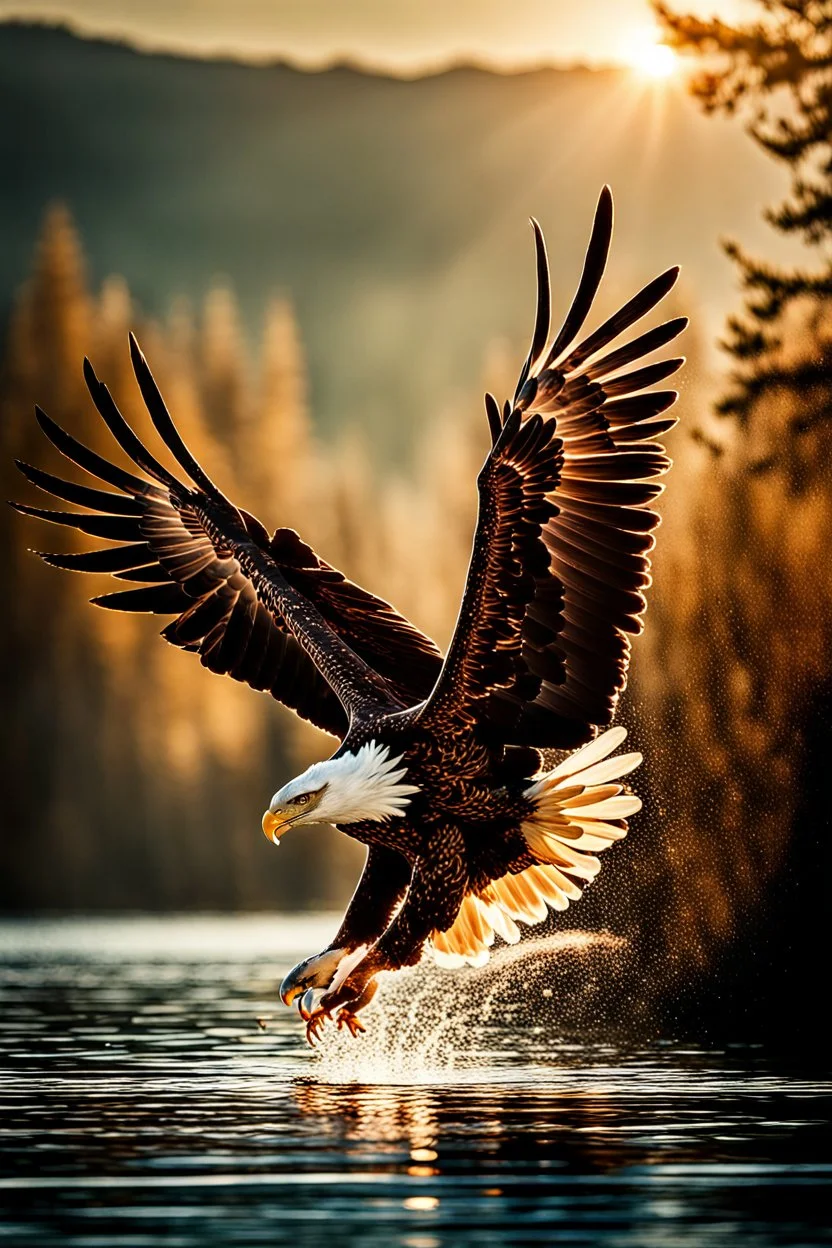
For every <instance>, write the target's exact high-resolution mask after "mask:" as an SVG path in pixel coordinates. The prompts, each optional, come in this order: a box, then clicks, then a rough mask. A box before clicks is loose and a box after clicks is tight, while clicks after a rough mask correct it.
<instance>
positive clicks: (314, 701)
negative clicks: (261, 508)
mask: <svg viewBox="0 0 832 1248" xmlns="http://www.w3.org/2000/svg"><path fill="white" fill-rule="evenodd" d="M131 355H132V361H133V367H134V369H135V373H136V378H137V381H138V383H139V387H140V389H141V392H142V396H143V398H144V400H145V403H146V405H147V408H148V411H149V413H150V416H151V419H152V421H153V424H154V425H155V427H156V429H157V431H158V433H159V434H160V436H161V438H162V440H163V441H164V442H165V444H166V445H167V447H168V449H169V450H170V451H171V452H172V454H173V456H174V458H175V459H176V461H177V462H178V464H179V465H180V467H181V468H182V469H183V470H184V472H185V473H186V474H187V475H188V477H189V478H190V481H191V482H192V483H193V484H192V485H191V484H185V483H183V482H182V481H180V480H179V479H178V478H177V477H176V476H175V475H174V474H172V473H171V472H169V471H168V469H167V468H165V467H164V466H163V465H162V464H161V463H159V462H158V460H156V459H155V457H154V456H153V455H152V454H151V452H150V451H149V450H148V449H147V447H146V446H145V445H144V444H143V443H142V442H141V440H140V439H139V438H138V437H137V435H136V434H135V433H134V432H133V430H132V429H131V427H130V426H129V425H128V423H127V421H126V420H125V419H124V417H123V416H122V415H121V413H120V412H119V410H118V408H117V407H116V405H115V403H114V402H113V399H112V397H111V395H110V393H109V391H108V390H107V387H106V386H105V385H103V384H102V383H101V382H100V381H99V380H98V378H97V377H96V375H95V373H94V372H93V370H92V367H91V365H90V364H89V362H88V361H86V362H85V365H84V373H85V377H86V381H87V385H88V387H89V390H90V394H91V395H92V398H93V402H94V403H95V405H96V407H97V408H98V411H99V413H100V414H101V416H102V418H103V420H104V421H105V423H106V425H107V426H108V428H109V429H110V431H111V433H112V434H113V436H114V438H115V439H116V441H117V442H118V444H119V445H120V446H121V447H122V449H123V450H124V451H125V452H126V453H127V455H128V456H129V457H130V458H131V459H132V460H133V462H134V463H135V464H136V465H137V467H138V468H140V469H141V471H142V472H143V473H144V474H145V477H138V476H136V475H134V474H133V473H130V472H127V471H125V470H124V469H123V468H120V467H118V466H117V465H115V464H112V463H110V462H109V461H108V460H106V459H104V458H102V457H101V456H100V455H98V454H96V452H94V451H92V450H90V449H89V448H88V447H85V446H83V445H82V444H81V443H80V442H78V441H76V439H75V438H73V437H72V436H71V435H70V434H68V433H66V432H65V431H64V430H63V429H61V428H60V426H58V425H57V424H55V422H54V421H53V420H51V419H50V418H49V417H48V416H47V415H46V414H45V413H44V412H42V411H40V410H39V409H37V418H38V421H39V423H40V426H41V428H42V429H43V431H44V433H45V434H46V436H47V437H48V438H49V439H50V441H51V442H53V443H54V445H55V446H56V447H57V448H58V450H59V451H61V452H62V453H63V454H64V455H65V456H66V457H67V458H68V459H70V460H72V461H73V462H74V463H75V464H77V465H78V466H79V467H81V468H83V469H84V470H85V471H86V472H87V473H89V474H90V475H91V476H93V477H96V478H98V479H99V480H100V481H104V482H106V483H107V484H108V485H110V486H112V487H114V488H115V490H117V491H119V492H118V493H111V492H110V491H104V490H99V489H93V488H91V487H90V486H87V485H79V484H77V483H75V482H72V481H64V480H62V479H61V478H59V477H55V476H53V475H52V474H50V473H46V472H43V471H41V470H40V469H38V468H33V467H31V466H30V465H28V464H24V463H21V462H18V467H19V469H20V471H21V472H22V473H23V475H24V476H25V477H27V478H28V479H29V480H30V481H31V482H33V484H34V485H36V486H38V487H39V488H40V489H42V490H45V491H47V492H48V493H51V494H53V495H54V496H56V497H57V498H60V499H63V500H65V501H66V502H69V503H75V504H78V505H79V506H81V507H84V508H86V509H88V510H89V512H91V514H90V515H85V514H83V513H81V512H74V511H69V512H64V511H49V510H44V509H42V508H38V507H30V506H26V505H24V504H20V503H16V504H12V505H13V506H14V507H16V509H17V510H18V511H20V512H23V513H24V514H25V515H30V516H37V517H39V518H40V519H42V520H49V521H52V522H53V523H55V524H59V525H69V526H71V527H73V528H75V529H78V530H80V531H81V532H82V533H89V534H91V535H92V536H94V537H100V538H104V539H106V540H107V541H110V542H113V543H119V544H117V545H113V546H110V547H107V548H106V549H103V550H94V551H88V552H86V553H83V554H44V553H41V552H38V553H40V554H41V557H42V558H43V559H45V561H46V562H47V563H50V564H52V565H53V566H55V567H59V568H68V569H71V570H74V571H79V572H109V573H112V574H113V575H114V576H115V577H116V578H117V579H118V580H122V581H132V582H134V583H138V584H139V586H140V587H139V588H136V589H127V590H122V591H120V592H117V593H111V594H106V595H104V596H102V597H97V598H93V600H92V601H93V602H94V603H96V604H97V605H98V606H101V607H108V608H110V609H112V610H116V611H145V612H152V613H153V614H157V615H172V616H174V617H175V618H174V619H173V621H172V622H171V623H169V624H168V625H167V627H166V628H165V629H164V630H163V633H162V636H163V637H164V638H166V640H167V641H169V642H171V643H172V644H173V645H175V646H179V647H181V648H182V649H184V650H190V651H193V652H195V653H196V654H198V655H199V658H200V661H201V663H202V664H203V666H205V667H207V668H209V669H210V670H211V671H214V672H220V673H225V674H227V675H229V676H233V677H234V679H235V680H240V681H244V682H245V683H246V684H248V685H250V686H251V687H252V688H254V689H260V690H266V691H268V692H269V693H271V694H272V695H273V697H275V698H276V699H277V700H278V701H279V702H282V703H284V704H285V705H286V706H288V707H290V708H291V709H292V710H294V711H296V712H297V713H298V714H299V715H300V716H301V717H302V718H304V719H307V720H310V721H311V722H312V723H313V724H315V725H316V726H317V727H318V728H321V729H323V730H324V731H325V732H329V733H332V734H334V735H336V736H343V735H344V733H345V732H346V730H347V726H348V723H347V714H346V712H345V710H344V707H343V705H342V700H340V699H339V697H338V696H336V692H335V691H334V689H333V687H332V684H331V683H330V682H329V681H328V680H327V679H326V676H325V674H324V672H323V671H322V670H320V668H319V665H318V664H316V662H315V661H313V659H312V657H310V654H309V653H308V649H307V648H305V647H304V646H302V645H301V644H300V643H299V641H298V640H297V639H296V637H295V636H294V635H293V633H292V631H291V630H290V628H289V627H288V626H287V624H286V621H285V619H284V618H282V616H281V613H280V611H279V610H276V609H275V600H274V595H273V594H271V593H270V592H269V589H270V586H269V584H268V583H267V582H268V569H269V568H271V569H273V570H274V572H275V573H276V575H277V576H278V577H279V578H282V581H283V582H285V583H287V584H288V586H289V587H290V588H291V591H293V596H294V599H295V601H296V602H298V603H299V604H300V608H301V610H302V609H303V604H304V603H308V604H309V606H310V608H312V609H313V610H316V611H317V613H318V616H319V617H320V619H321V620H322V621H323V623H324V624H325V625H326V626H327V627H328V629H329V630H331V632H332V634H334V635H335V637H336V638H338V639H340V641H341V642H343V643H345V644H346V645H347V646H349V647H350V650H351V651H354V653H355V655H356V656H358V659H357V660H356V662H358V661H363V663H364V664H366V665H367V666H368V667H369V668H371V669H372V670H373V672H375V673H378V675H379V676H381V677H382V678H383V680H384V681H385V682H386V686H387V687H389V689H390V691H391V692H392V694H393V696H394V697H396V698H398V699H400V700H401V702H402V703H404V704H405V705H411V704H413V703H414V702H418V701H419V700H420V699H421V698H424V697H425V695H426V694H427V693H428V692H429V690H430V689H431V687H432V685H433V683H434V681H435V679H436V676H437V673H438V672H439V669H440V665H441V655H440V653H439V651H438V650H437V648H436V646H435V645H434V643H433V642H432V641H431V640H430V639H429V638H428V637H426V636H425V635H424V634H423V633H420V632H419V630H418V629H416V628H415V627H414V626H413V625H412V624H410V623H409V621H408V620H406V619H405V618H404V617H403V616H401V615H399V614H398V612H397V611H395V610H394V609H393V608H392V607H391V606H390V605H389V603H386V602H384V601H383V600H382V599H380V598H376V597H375V596H374V595H373V594H370V593H368V592H367V591H366V590H364V589H362V588H361V587H360V586H358V585H355V584H353V582H352V581H349V580H347V579H346V578H345V577H344V576H343V575H342V574H341V573H340V572H338V571H337V570H336V569H335V568H333V567H331V566H330V565H329V564H327V563H324V562H323V560H321V559H319V558H318V556H317V555H316V554H315V552H314V551H313V550H312V549H311V547H309V546H308V545H306V543H305V542H303V541H301V539H300V538H299V537H298V535H297V534H296V533H295V532H294V531H293V530H291V529H278V530H277V531H276V532H275V534H274V535H273V536H272V537H270V536H269V534H268V532H267V531H266V529H265V528H264V527H263V525H262V524H261V523H260V522H259V521H258V520H256V519H255V518H254V517H253V516H251V515H249V514H248V513H247V512H245V511H241V510H239V509H238V508H236V507H235V506H234V505H233V504H232V503H230V502H229V500H228V499H226V498H225V497H224V495H222V494H221V493H220V491H219V490H218V489H217V487H216V486H215V485H214V483H213V482H212V481H211V480H210V479H209V477H208V476H207V475H206V473H205V472H204V470H203V469H202V468H201V467H200V465H199V464H198V463H197V462H196V460H195V459H194V457H193V456H192V455H191V453H190V451H189V450H188V449H187V447H186V446H185V444H184V443H183V441H182V439H181V437H180V435H179V433H178V432H177V430H176V427H175V426H174V424H173V421H172V420H171V417H170V415H169V413H168V411H167V408H166V407H165V404H164V401H163V400H162V396H161V394H160V393H159V390H158V388H157V386H156V383H155V381H154V380H153V376H152V374H151V372H150V369H149V368H148V366H147V363H146V361H145V359H144V356H143V355H142V353H141V351H140V350H139V347H138V345H137V343H136V341H135V339H134V338H132V336H131ZM246 548H248V551H247V550H246ZM247 555H248V557H247ZM257 556H260V560H259V562H260V564H261V565H262V566H265V567H266V569H267V572H266V576H265V578H261V577H259V576H258V575H257V574H256V573H255V574H252V571H251V567H252V558H254V559H256V557H257ZM336 683H337V682H336Z"/></svg>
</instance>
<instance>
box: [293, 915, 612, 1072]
mask: <svg viewBox="0 0 832 1248" xmlns="http://www.w3.org/2000/svg"><path fill="white" fill-rule="evenodd" d="M627 949H628V943H627V941H626V940H624V939H623V938H622V937H620V936H614V935H612V934H611V933H590V932H577V931H575V932H559V933H556V934H553V935H548V936H541V937H537V938H533V939H528V940H524V941H522V942H521V943H520V944H519V945H513V946H506V947H504V948H501V949H499V950H498V951H497V952H495V953H494V954H493V955H492V957H491V960H490V961H489V962H488V963H487V964H486V965H485V966H483V967H477V968H470V969H466V970H462V971H445V970H440V969H439V968H438V967H435V966H433V965H432V964H430V963H429V962H427V961H425V962H423V963H421V964H420V965H419V966H416V967H413V968H411V969H409V970H406V971H400V972H398V973H397V974H396V975H395V976H392V975H391V976H388V977H386V979H385V981H384V982H383V984H382V988H381V991H380V992H379V994H378V995H377V997H376V1000H375V1002H374V1003H373V1005H372V1006H371V1007H370V1008H369V1009H368V1010H367V1011H366V1012H365V1015H364V1018H365V1021H366V1024H367V1031H366V1033H365V1034H364V1035H363V1036H360V1037H358V1038H357V1039H353V1037H351V1036H350V1035H348V1034H347V1032H346V1031H343V1032H338V1031H336V1030H335V1028H334V1027H327V1029H326V1030H325V1032H324V1035H323V1040H322V1043H321V1045H320V1046H319V1048H318V1050H317V1061H316V1063H315V1076H316V1078H317V1079H320V1080H322V1081H325V1082H332V1083H345V1082H358V1083H382V1084H403V1083H407V1084H414V1083H416V1084H418V1083H425V1084H427V1083H431V1084H433V1083H444V1082H448V1081H451V1080H452V1081H453V1082H455V1083H458V1082H459V1081H460V1080H464V1079H465V1077H466V1074H467V1075H469V1076H471V1077H477V1078H480V1079H481V1078H482V1070H483V1064H484V1063H483V1057H484V1056H485V1055H487V1057H488V1061H487V1063H486V1064H487V1065H488V1066H489V1067H493V1066H494V1063H495V1058H496V1062H497V1065H498V1066H500V1065H502V1066H510V1065H513V1064H517V1063H520V1064H522V1065H526V1064H527V1063H532V1064H534V1063H536V1062H538V1061H539V1060H540V1054H541V1050H542V1049H543V1050H545V1051H546V1053H547V1054H550V1053H551V1051H552V1049H553V1048H554V1047H557V1043H558V1028H559V1027H561V1028H562V1027H563V1026H564V1025H566V1026H577V1025H581V1023H582V1022H583V1023H587V1022H588V1021H590V1020H591V1019H592V1018H593V1017H594V1014H595V1013H596V1012H597V998H598V994H599V990H600V988H601V986H602V985H603V984H606V986H607V987H608V986H609V981H610V978H611V977H613V976H615V975H616V974H618V972H619V971H620V965H621V962H622V961H623V960H624V959H625V958H626V954H627ZM599 976H601V977H602V978H601V979H600V980H599ZM507 1020H510V1021H511V1022H512V1023H513V1024H514V1026H513V1027H512V1034H513V1036H514V1037H515V1040H514V1043H513V1045H512V1047H511V1048H510V1049H509V1048H506V1047H505V1043H504V1035H505V1033H504V1031H502V1029H503V1027H504V1024H505V1023H506V1021H507ZM497 1030H501V1031H502V1035H503V1041H502V1042H501V1044H500V1045H499V1047H498V1048H497V1050H496V1053H495V1045H494V1043H493V1036H492V1035H491V1033H493V1032H495V1031H497ZM475 1072H478V1074H476V1073H475Z"/></svg>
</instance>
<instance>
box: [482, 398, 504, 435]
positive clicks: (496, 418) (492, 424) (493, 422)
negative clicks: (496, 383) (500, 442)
mask: <svg viewBox="0 0 832 1248" xmlns="http://www.w3.org/2000/svg"><path fill="white" fill-rule="evenodd" d="M485 414H486V416H487V417H488V431H489V433H490V434H491V445H492V446H494V445H495V443H496V441H497V439H498V438H499V436H500V430H501V429H502V427H503V421H502V417H501V416H500V405H499V404H498V402H497V400H496V399H495V398H494V395H493V394H486V396H485Z"/></svg>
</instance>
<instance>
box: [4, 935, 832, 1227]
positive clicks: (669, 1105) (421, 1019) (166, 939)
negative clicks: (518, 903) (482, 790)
mask: <svg viewBox="0 0 832 1248" xmlns="http://www.w3.org/2000/svg"><path fill="white" fill-rule="evenodd" d="M331 927H332V919H331V918H326V917H323V918H322V917H309V918H294V917H284V916H275V917H270V918H264V917H262V918H261V917H246V918H231V917H224V918H163V919H157V918H141V919H132V920H126V919H119V920H106V919H97V920H94V921H85V920H66V921H53V922H41V923H33V922H28V921H22V922H17V923H8V922H7V923H4V924H2V925H0V1062H2V1066H3V1068H4V1072H5V1073H4V1078H3V1093H2V1104H3V1121H2V1129H1V1130H0V1172H1V1173H2V1176H3V1177H2V1180H0V1206H2V1207H3V1208H4V1210H5V1214H4V1217H3V1219H2V1232H0V1235H2V1237H3V1238H4V1239H5V1240H6V1241H7V1242H11V1243H15V1244H17V1243H30V1242H31V1243H38V1244H42V1243H50V1242H57V1241H60V1242H61V1243H64V1244H74V1245H102V1246H103V1245H105V1244H107V1245H109V1244H113V1243H115V1242H118V1243H119V1244H128V1245H130V1246H131V1248H132V1246H136V1248H143V1246H144V1245H146V1244H147V1245H150V1244H154V1245H155V1244H159V1243H165V1244H176V1245H186V1246H190V1245H197V1244H200V1245H202V1244H206V1243H223V1244H228V1243H230V1244H261V1243H262V1244H266V1243H269V1244H274V1243H284V1242H289V1241H291V1242H293V1243H296V1244H304V1245H305V1244H317V1243H320V1242H323V1241H324V1240H325V1239H329V1240H331V1241H333V1242H335V1241H337V1242H338V1243H352V1242H355V1243H359V1242H360V1243H362V1244H370V1245H382V1244H384V1245H387V1244H396V1245H404V1246H408V1248H436V1246H440V1248H441V1246H443V1245H445V1244H448V1245H450V1244H454V1245H457V1244H465V1245H467V1244H482V1243H485V1242H488V1243H489V1244H511V1245H515V1244H525V1243H529V1244H537V1243H552V1242H557V1243H558V1244H576V1245H578V1244H602V1245H607V1244H609V1245H633V1246H635V1245H639V1246H640V1248H641V1246H643V1245H664V1244H669V1243H673V1244H682V1245H687V1244H690V1245H696V1246H697V1248H700V1246H701V1245H712V1244H714V1245H716V1244H725V1243H737V1244H740V1243H741V1244H755V1245H766V1246H768V1245H780V1244H787V1243H788V1244H796V1243H800V1244H822V1243H828V1242H830V1240H832V1229H830V1223H829V1217H828V1191H829V1183H830V1178H832V1131H830V1127H829V1125H828V1124H829V1118H830V1110H831V1109H832V1082H831V1081H830V1080H829V1078H828V1072H820V1074H819V1073H818V1072H817V1071H811V1072H809V1071H806V1070H803V1071H801V1070H799V1069H795V1068H794V1067H793V1066H792V1065H789V1064H787V1063H784V1062H783V1061H781V1060H780V1059H777V1058H773V1057H771V1056H769V1055H767V1054H766V1053H765V1052H764V1050H762V1049H761V1048H754V1047H746V1048H742V1049H740V1048H733V1049H732V1048H729V1049H723V1050H707V1051H706V1050H703V1049H696V1048H690V1047H687V1046H685V1045H684V1044H682V1043H680V1042H674V1041H672V1040H662V1039H651V1040H650V1041H649V1042H644V1041H641V1040H640V1039H639V1036H638V1034H633V1033H637V1032H638V1026H637V1024H636V1025H633V1026H631V1028H630V1034H629V1035H628V1036H626V1038H624V1037H625V1035H626V1028H625V1026H624V1023H625V1022H626V1019H625V1017H624V1014H625V1011H624V1009H623V1008H622V1007H620V1006H617V1007H616V1008H615V1009H614V1010H612V1011H611V1012H610V1014H611V1016H610V1018H609V1020H608V1027H607V1031H608V1035H607V1036H606V1038H605V1036H604V1030H605V1000H607V988H608V987H609V985H610V983H611V981H612V979H613V977H614V975H615V973H616V967H618V968H619V969H620V966H621V959H622V958H626V956H627V951H626V946H624V945H623V942H620V941H617V940H616V939H615V938H612V937H610V938H605V937H601V938H598V937H589V938H587V937H586V936H581V935H580V934H575V933H562V934H561V935H559V936H554V937H549V938H544V939H543V940H535V941H533V942H530V943H529V945H528V946H525V945H524V946H522V947H521V948H519V949H514V950H506V951H503V953H502V954H500V955H498V956H497V957H496V958H495V960H494V962H493V963H492V964H491V966H490V967H487V968H482V969H481V970H478V971H473V972H470V973H469V974H466V973H465V972H455V973H448V972H439V971H436V970H434V969H431V968H428V967H424V968H422V967H420V968H416V969H415V970H414V971H412V972H410V973H408V974H406V975H403V976H402V977H401V978H400V979H398V980H392V981H390V982H388V983H387V984H385V985H384V987H383V989H382V991H381V992H380V993H379V997H378V999H377V1001H378V1004H377V1005H374V1007H373V1008H372V1009H371V1010H370V1011H368V1013H367V1022H368V1028H369V1029H368V1034H367V1035H366V1036H364V1037H363V1038H360V1039H358V1040H355V1041H353V1040H351V1039H350V1038H349V1037H346V1036H344V1035H338V1034H337V1033H336V1032H335V1031H334V1029H330V1030H329V1031H328V1032H326V1033H325V1035H324V1041H323V1044H322V1046H321V1048H320V1050H319V1051H317V1052H314V1053H313V1052H311V1051H310V1050H309V1049H307V1047H306V1045H305V1043H304V1040H303V1033H302V1028H301V1025H300V1022H299V1019H298V1017H297V1015H296V1014H295V1013H294V1011H289V1010H284V1009H283V1008H282V1007H281V1006H280V1005H279V1003H278V1001H277V995H276V988H277V983H278V981H279V978H280V976H281V974H282V973H283V972H284V971H285V969H286V968H287V967H288V966H289V965H290V964H291V963H292V962H293V961H294V960H295V959H296V958H297V957H300V956H301V955H302V954H305V953H308V952H309V951H310V950H312V949H315V948H319V947H321V945H322V943H324V942H325V940H326V938H327V937H328V934H329V933H330V929H331ZM605 968H606V970H607V972H608V978H607V980H606V985H605V980H604V970H605ZM552 985H554V988H553V987H552ZM569 985H571V988H570V987H569ZM548 993H551V995H546V994H548ZM570 994H571V1001H570ZM582 996H585V997H586V999H585V1000H584V1001H583V1003H582V1004H581V1005H580V1008H577V1007H576V1005H575V1002H576V1000H577V999H578V998H580V997H582ZM635 1017H636V1018H637V1011H636V1014H635ZM258 1020H259V1021H258ZM587 1037H589V1038H587Z"/></svg>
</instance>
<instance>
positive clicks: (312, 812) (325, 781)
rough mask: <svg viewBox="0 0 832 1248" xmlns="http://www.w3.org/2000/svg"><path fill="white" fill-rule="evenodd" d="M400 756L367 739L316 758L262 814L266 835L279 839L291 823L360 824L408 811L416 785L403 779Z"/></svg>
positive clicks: (273, 839)
mask: <svg viewBox="0 0 832 1248" xmlns="http://www.w3.org/2000/svg"><path fill="white" fill-rule="evenodd" d="M401 761H402V755H401V754H399V755H397V756H396V757H395V758H390V749H389V747H388V746H386V745H379V744H378V743H377V742H375V741H369V742H368V743H367V744H366V745H362V746H361V748H360V749H358V750H356V751H355V753H354V754H352V753H347V754H341V755H339V756H338V757H336V758H328V759H326V760H325V761H324V762H321V763H313V764H312V766H311V767H307V769H306V771H305V772H304V773H303V775H301V776H297V777H296V778H295V779H294V780H290V781H289V783H288V784H284V786H283V788H282V789H278V791H277V792H276V793H275V795H274V797H273V798H272V800H271V802H270V803H269V809H268V810H267V811H266V813H265V814H264V815H263V832H264V833H265V835H266V838H267V839H268V840H270V841H274V843H275V845H279V844H280V837H281V836H282V835H283V833H284V832H285V831H286V830H287V828H290V827H293V828H294V827H298V826H299V825H300V824H304V823H360V822H361V821H362V820H365V819H370V820H382V819H393V818H395V817H396V816H397V815H402V814H404V812H405V810H406V809H407V807H408V806H409V805H410V799H411V795H412V794H413V793H418V792H419V786H418V785H417V784H406V783H404V780H405V776H406V774H407V771H406V768H405V767H403V766H401Z"/></svg>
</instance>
